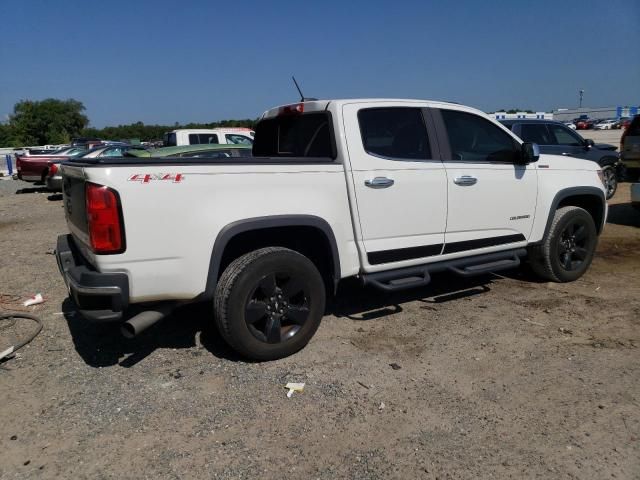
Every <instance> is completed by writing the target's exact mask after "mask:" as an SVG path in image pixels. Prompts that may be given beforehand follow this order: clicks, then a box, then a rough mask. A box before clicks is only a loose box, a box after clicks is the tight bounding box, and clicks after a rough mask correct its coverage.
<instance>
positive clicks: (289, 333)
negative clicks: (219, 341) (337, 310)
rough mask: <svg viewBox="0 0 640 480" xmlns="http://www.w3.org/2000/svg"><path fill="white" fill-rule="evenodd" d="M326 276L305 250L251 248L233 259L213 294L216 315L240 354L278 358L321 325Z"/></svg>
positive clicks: (220, 328)
mask: <svg viewBox="0 0 640 480" xmlns="http://www.w3.org/2000/svg"><path fill="white" fill-rule="evenodd" d="M325 302H326V290H325V282H324V279H323V277H322V275H321V274H320V272H319V271H318V268H317V267H316V265H315V264H314V263H313V262H312V261H311V260H309V259H308V258H307V257H305V256H304V255H302V254H300V253H299V252H296V251H294V250H290V249H287V248H282V247H265V248H261V249H259V250H254V251H253V252H249V253H247V254H245V255H243V256H241V257H239V258H237V259H235V260H234V261H233V262H231V263H230V264H229V266H228V267H227V268H226V269H225V270H224V272H223V273H222V275H221V277H220V280H219V281H218V284H217V286H216V292H215V295H214V318H215V322H216V325H217V327H218V331H219V332H220V334H221V335H222V337H223V338H224V340H225V341H226V342H227V343H228V344H229V345H230V346H231V347H232V348H233V349H234V350H236V351H237V352H238V353H240V354H241V355H243V356H245V357H247V358H252V359H255V360H275V359H278V358H283V357H286V356H288V355H291V354H293V353H295V352H297V351H298V350H300V349H301V348H302V347H304V346H305V345H306V344H307V343H308V342H309V340H311V337H313V335H314V334H315V333H316V331H317V330H318V327H319V326H320V321H321V320H322V316H323V315H324V308H325Z"/></svg>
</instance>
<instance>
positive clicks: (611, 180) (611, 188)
mask: <svg viewBox="0 0 640 480" xmlns="http://www.w3.org/2000/svg"><path fill="white" fill-rule="evenodd" d="M602 175H603V176H604V188H605V191H606V197H607V200H609V199H611V198H612V197H613V196H614V195H615V193H616V190H617V189H618V179H617V177H616V172H615V170H614V169H613V168H605V169H604V170H603V171H602Z"/></svg>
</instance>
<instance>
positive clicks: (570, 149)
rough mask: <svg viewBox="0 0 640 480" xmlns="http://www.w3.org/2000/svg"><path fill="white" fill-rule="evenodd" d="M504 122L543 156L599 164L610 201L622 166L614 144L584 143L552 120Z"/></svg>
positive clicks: (586, 141) (620, 176) (576, 134)
mask: <svg viewBox="0 0 640 480" xmlns="http://www.w3.org/2000/svg"><path fill="white" fill-rule="evenodd" d="M501 123H502V124H503V125H504V126H505V127H507V128H508V129H509V130H511V131H512V132H513V133H515V134H516V135H518V136H519V137H520V138H521V139H522V140H524V141H525V142H532V143H537V144H538V145H539V146H540V151H541V152H542V153H550V154H553V155H569V156H572V157H578V158H584V159H586V160H593V161H594V162H597V163H598V164H599V165H600V167H601V168H602V171H603V173H604V179H605V186H606V189H607V200H608V199H610V198H611V197H613V195H614V194H615V193H616V189H617V188H618V178H622V176H623V171H622V164H621V163H620V156H619V154H618V152H616V146H615V145H608V144H606V143H599V144H595V143H593V140H590V139H589V140H585V139H584V138H582V137H581V136H580V135H579V134H578V133H576V132H574V131H573V130H571V129H570V128H568V127H567V126H565V125H564V124H562V123H560V122H554V121H552V120H526V119H522V120H501Z"/></svg>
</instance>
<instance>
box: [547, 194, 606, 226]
mask: <svg viewBox="0 0 640 480" xmlns="http://www.w3.org/2000/svg"><path fill="white" fill-rule="evenodd" d="M606 205H607V204H606V200H605V196H604V193H603V191H602V190H600V189H599V188H597V187H569V188H565V189H563V190H560V191H559V192H558V193H556V195H555V197H554V198H553V201H552V202H551V208H550V209H549V217H548V218H547V224H546V225H545V228H544V235H543V237H542V238H543V239H544V238H546V236H547V234H548V233H549V229H550V228H551V223H552V222H553V216H554V214H555V212H556V210H558V209H559V208H561V207H566V206H574V207H580V208H583V209H585V210H586V211H587V212H589V214H590V215H591V216H592V217H593V221H594V223H595V225H596V231H597V232H598V235H600V233H602V229H603V228H604V221H605V220H606V218H605V212H606Z"/></svg>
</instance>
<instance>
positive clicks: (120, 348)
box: [0, 180, 640, 479]
mask: <svg viewBox="0 0 640 480" xmlns="http://www.w3.org/2000/svg"><path fill="white" fill-rule="evenodd" d="M19 192H21V193H19ZM628 195H629V194H628V184H621V186H620V190H619V193H618V194H617V196H616V197H615V199H614V201H613V202H612V206H611V210H610V221H609V224H608V225H607V227H606V229H605V232H604V234H603V236H602V237H601V240H600V244H599V247H598V253H597V256H596V258H595V260H594V263H593V266H592V268H591V269H590V271H589V272H588V274H587V275H586V276H585V277H583V278H582V279H580V280H579V281H577V282H574V283H571V284H551V283H540V282H537V281H536V280H535V279H533V278H532V277H531V276H529V274H527V272H526V270H525V269H523V270H520V271H515V272H512V273H509V274H507V275H504V276H501V275H489V276H484V277H480V278H476V279H473V280H472V281H462V280H460V279H459V278H456V277H450V276H447V275H437V276H435V277H434V282H433V283H432V285H431V286H429V287H428V288H424V289H418V290H412V291H408V292H404V293H402V294H393V295H383V294H380V293H379V292H376V291H374V290H369V289H361V288H359V287H358V285H357V284H356V283H355V282H346V283H345V284H343V285H341V287H340V291H339V294H338V296H337V298H336V299H335V301H334V302H333V303H332V305H331V306H330V309H329V310H330V311H329V313H328V314H327V316H326V317H325V318H324V320H323V323H322V325H321V327H320V329H319V331H318V333H317V334H316V336H315V337H314V339H313V340H312V341H311V343H310V344H309V345H308V346H307V347H306V348H305V349H304V350H302V351H301V352H300V353H298V354H296V355H294V356H293V357H290V358H287V359H284V360H280V361H275V362H269V363H247V362H244V361H242V360H240V359H238V358H237V357H236V356H235V355H234V354H233V352H231V351H229V350H228V349H227V348H226V347H225V346H224V344H223V343H222V342H221V341H220V339H219V338H218V336H217V335H216V333H215V332H214V331H212V329H211V323H212V319H211V315H210V314H209V313H208V310H207V306H192V307H189V308H184V309H182V310H180V311H179V312H177V313H175V314H174V315H173V317H172V318H170V319H168V320H166V321H165V322H163V323H161V324H159V325H156V326H155V327H153V329H152V330H151V331H150V332H149V333H148V334H145V335H144V336H142V337H141V338H138V339H135V340H125V339H123V338H121V337H120V336H119V334H118V332H117V329H116V328H113V327H108V326H107V327H105V326H103V327H94V326H91V325H87V324H86V323H85V322H84V321H83V320H82V318H80V317H79V316H78V315H76V314H75V313H74V309H73V305H72V304H71V303H70V302H69V301H68V300H66V290H65V287H64V284H63V282H62V280H61V278H60V275H59V273H58V271H57V268H56V264H55V258H54V256H53V255H52V254H51V253H52V249H53V248H54V242H55V238H56V236H57V235H58V234H60V233H63V232H65V230H66V227H65V222H64V218H63V212H62V208H61V201H60V199H59V196H51V195H49V194H48V193H43V192H42V191H41V190H40V189H38V187H34V186H33V185H29V184H25V183H23V182H18V181H11V180H0V252H2V253H1V254H0V293H2V294H3V296H2V297H0V299H1V300H2V303H0V310H8V309H16V308H19V307H16V306H15V305H16V302H17V298H19V297H25V296H28V295H31V294H33V293H36V292H41V293H42V294H43V295H44V297H45V300H46V301H45V303H44V304H42V305H39V306H35V307H30V308H29V310H30V311H33V312H35V313H37V314H38V315H40V316H41V317H42V319H43V322H44V325H45V327H44V330H43V332H42V333H41V334H40V335H39V336H38V337H37V338H36V339H35V340H34V341H33V343H31V344H30V345H29V346H28V347H26V348H24V349H22V350H21V351H20V352H19V353H18V355H17V356H16V357H15V358H13V359H11V360H8V361H6V362H4V363H2V364H0V405H1V406H2V408H0V424H1V425H2V429H1V432H0V477H1V478H3V479H4V478H78V479H82V478H92V479H93V478H104V479H107V478H118V479H120V478H220V479H226V478H234V479H248V478H292V477H299V478H318V479H333V478H351V479H381V478H398V479H400V478H402V479H407V478H429V479H434V478H439V479H444V478H463V479H467V478H468V479H477V478H488V477H494V478H544V479H549V478H597V479H603V478H618V479H621V478H623V479H626V478H628V479H631V478H636V479H637V478H639V477H640V411H639V407H640V404H639V401H640V362H639V361H638V360H639V358H640V357H639V355H638V353H639V352H638V346H639V345H640V333H639V327H640V295H639V294H640V256H639V252H640V228H639V227H640V213H638V212H636V211H634V210H633V209H632V208H631V207H630V206H629V204H628V202H629V196H628ZM0 327H1V325H0ZM20 328H21V329H22V331H24V330H26V329H28V328H29V327H27V326H22V324H20V325H15V326H13V327H11V328H3V329H2V330H0V339H1V340H2V342H4V343H3V345H4V344H5V343H8V342H9V340H10V337H11V336H12V335H13V334H15V333H16V329H20ZM2 348H4V347H3V346H2V345H0V349H2ZM290 381H291V382H305V383H306V387H305V390H304V393H301V394H294V396H293V397H292V398H290V399H288V398H287V397H286V395H285V394H286V391H285V389H284V384H285V383H286V382H290Z"/></svg>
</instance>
